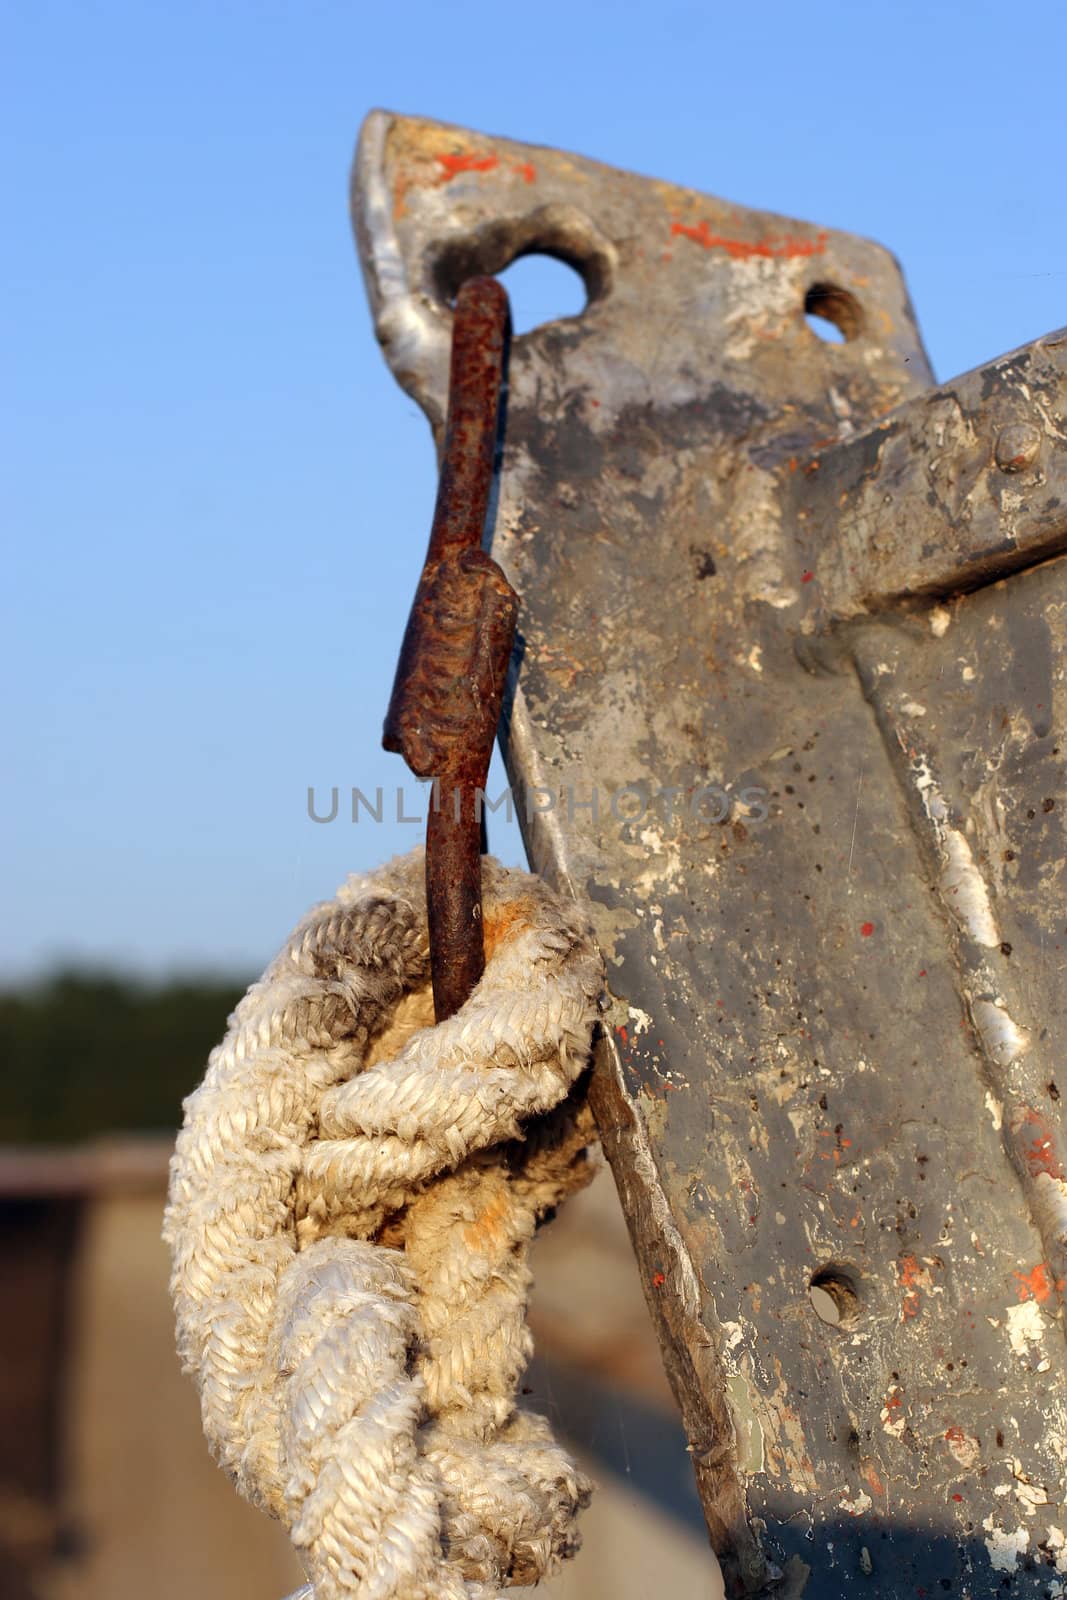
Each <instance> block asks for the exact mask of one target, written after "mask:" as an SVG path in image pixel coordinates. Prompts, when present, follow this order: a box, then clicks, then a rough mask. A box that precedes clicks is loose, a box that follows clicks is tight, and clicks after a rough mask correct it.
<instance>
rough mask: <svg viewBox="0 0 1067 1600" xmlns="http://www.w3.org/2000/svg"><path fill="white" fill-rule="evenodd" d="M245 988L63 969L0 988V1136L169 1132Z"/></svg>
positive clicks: (23, 1139) (3, 1139)
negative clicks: (36, 978) (31, 980)
mask: <svg viewBox="0 0 1067 1600" xmlns="http://www.w3.org/2000/svg"><path fill="white" fill-rule="evenodd" d="M246 987H247V985H246V984H245V983H243V982H242V981H241V980H240V979H235V978H224V977H204V978H176V979H172V980H169V981H165V982H159V983H150V982H145V981H140V980H138V979H135V978H129V977H124V976H120V975H117V974H111V973H95V972H79V971H69V972H58V973H54V974H52V975H51V976H49V977H47V978H43V979H40V980H38V981H36V982H33V983H28V984H26V985H24V986H21V987H18V988H7V989H4V990H0V1143H4V1144H23V1143H50V1144H52V1143H71V1142H78V1141H80V1140H82V1139H89V1138H94V1137H96V1136H97V1135H99V1134H106V1133H116V1132H122V1133H134V1132H138V1133H140V1132H144V1133H155V1132H165V1133H171V1132H173V1131H174V1130H175V1129H176V1128H177V1126H178V1124H179V1122H180V1120H181V1103H182V1098H183V1096H184V1095H187V1094H188V1093H189V1091H190V1090H191V1089H194V1088H195V1087H196V1085H197V1083H198V1082H199V1081H200V1079H201V1077H202V1076H203V1073H204V1066H205V1063H206V1061H207V1057H208V1053H209V1051H210V1050H211V1048H212V1046H213V1045H215V1044H217V1043H218V1042H219V1040H220V1039H221V1038H222V1036H223V1034H224V1032H225V1030H226V1018H227V1017H228V1015H229V1013H230V1012H231V1011H232V1010H233V1008H234V1006H235V1005H236V1004H237V1001H238V1000H239V999H240V998H241V996H242V994H243V993H244V991H245V988H246Z"/></svg>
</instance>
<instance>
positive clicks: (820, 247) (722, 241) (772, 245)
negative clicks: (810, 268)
mask: <svg viewBox="0 0 1067 1600" xmlns="http://www.w3.org/2000/svg"><path fill="white" fill-rule="evenodd" d="M671 233H672V234H674V235H675V236H680V237H681V238H683V239H692V241H693V243H694V244H698V245H700V247H701V249H703V250H725V251H726V254H727V255H728V256H729V257H730V259H731V260H732V261H751V260H752V259H753V257H755V256H763V257H766V258H769V259H771V260H778V261H796V260H799V259H801V258H803V257H805V256H821V255H823V254H824V253H825V251H826V237H827V236H826V233H825V232H820V233H817V234H816V236H815V238H814V239H799V238H797V236H796V235H795V234H792V233H784V234H770V235H769V236H768V237H767V238H765V239H728V238H726V237H725V236H724V235H723V234H721V233H712V231H711V228H710V226H709V225H708V223H706V222H698V223H697V224H696V226H695V227H691V226H690V225H689V224H688V223H685V222H672V223H671Z"/></svg>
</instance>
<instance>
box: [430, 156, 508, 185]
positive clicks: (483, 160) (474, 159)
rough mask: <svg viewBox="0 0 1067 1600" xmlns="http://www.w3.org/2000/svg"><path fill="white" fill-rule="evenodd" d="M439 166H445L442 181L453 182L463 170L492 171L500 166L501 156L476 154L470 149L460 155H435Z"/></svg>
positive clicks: (440, 180)
mask: <svg viewBox="0 0 1067 1600" xmlns="http://www.w3.org/2000/svg"><path fill="white" fill-rule="evenodd" d="M435 159H436V161H437V164H438V166H440V167H443V168H444V176H443V177H442V178H440V179H439V180H438V181H439V182H440V183H451V182H452V179H453V178H458V177H459V175H460V173H461V172H492V170H493V168H494V167H499V165H500V157H499V156H476V155H474V154H472V153H471V152H470V151H463V152H461V153H460V154H459V155H447V156H437V157H435Z"/></svg>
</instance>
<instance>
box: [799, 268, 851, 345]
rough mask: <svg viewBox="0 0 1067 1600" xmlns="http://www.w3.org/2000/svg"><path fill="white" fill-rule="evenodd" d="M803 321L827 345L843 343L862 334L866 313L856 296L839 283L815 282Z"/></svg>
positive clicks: (805, 304)
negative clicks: (838, 284)
mask: <svg viewBox="0 0 1067 1600" xmlns="http://www.w3.org/2000/svg"><path fill="white" fill-rule="evenodd" d="M804 320H805V321H806V322H807V324H808V327H809V328H810V329H811V331H812V333H813V334H815V336H816V338H818V339H822V340H823V341H824V342H825V343H826V344H844V343H845V341H846V340H848V339H856V338H858V337H859V335H860V333H861V332H862V331H863V311H862V309H861V307H860V303H859V301H858V300H857V299H856V296H855V295H854V294H849V292H848V290H847V289H840V288H838V286H837V284H836V283H813V284H812V286H811V288H810V289H809V290H808V292H807V294H805V296H804Z"/></svg>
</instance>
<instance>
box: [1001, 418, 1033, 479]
mask: <svg viewBox="0 0 1067 1600" xmlns="http://www.w3.org/2000/svg"><path fill="white" fill-rule="evenodd" d="M1040 448H1041V434H1040V432H1039V430H1038V429H1037V428H1035V427H1034V425H1033V423H1032V422H1010V423H1009V424H1008V426H1007V427H1006V428H1001V430H1000V432H999V434H998V435H997V446H996V461H997V466H998V467H999V468H1000V470H1001V472H1025V470H1026V468H1027V467H1031V466H1033V464H1034V462H1035V460H1036V459H1037V452H1038V451H1039V450H1040Z"/></svg>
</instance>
